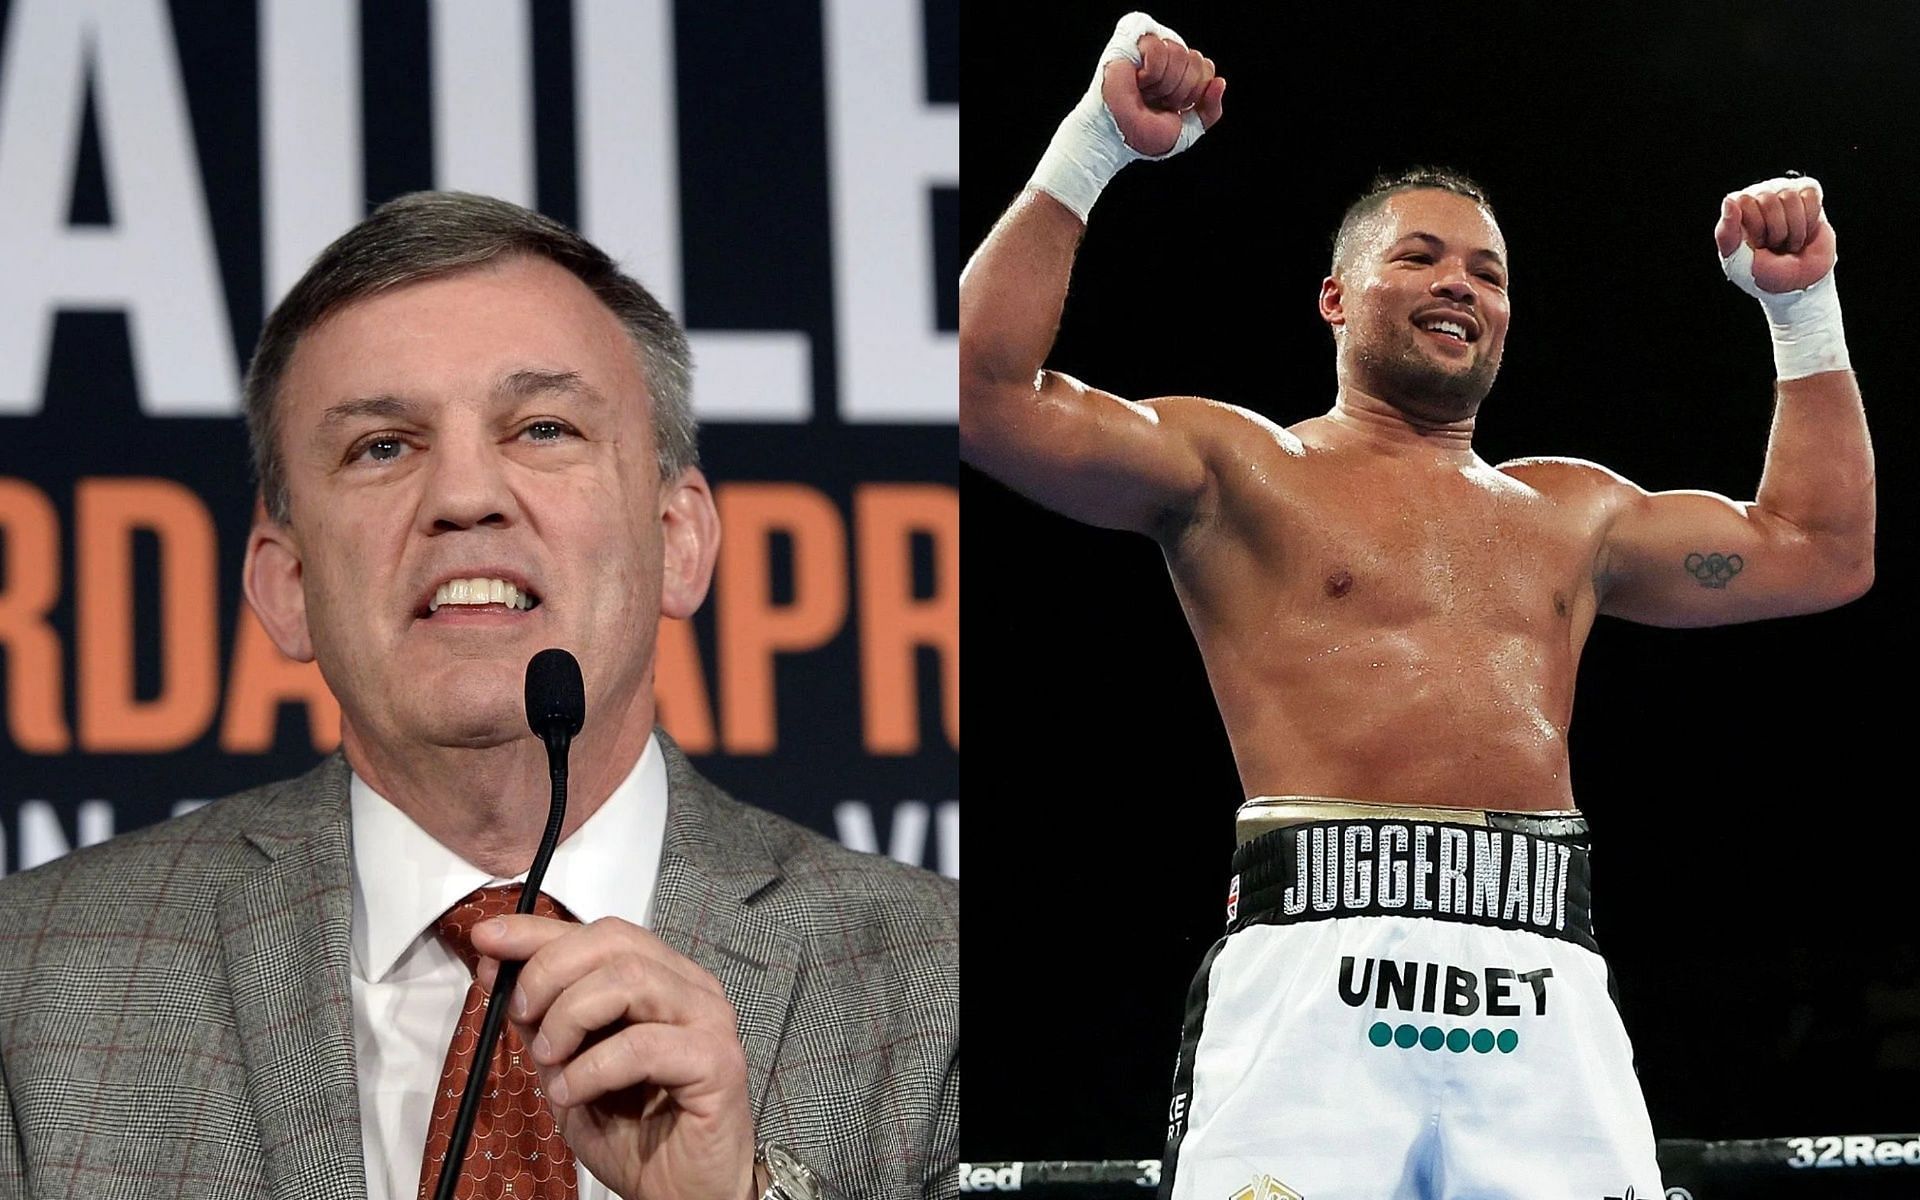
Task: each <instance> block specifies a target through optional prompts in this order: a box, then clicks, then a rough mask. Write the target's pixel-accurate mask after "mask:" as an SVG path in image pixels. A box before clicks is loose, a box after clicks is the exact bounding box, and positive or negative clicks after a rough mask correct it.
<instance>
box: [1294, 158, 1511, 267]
mask: <svg viewBox="0 0 1920 1200" xmlns="http://www.w3.org/2000/svg"><path fill="white" fill-rule="evenodd" d="M1428 189H1432V190H1437V191H1442V192H1452V193H1453V194H1454V195H1456V196H1465V197H1466V198H1467V199H1469V200H1471V201H1473V202H1474V203H1475V204H1478V205H1479V206H1480V207H1481V208H1484V209H1486V210H1487V215H1488V216H1489V217H1491V216H1493V205H1492V203H1491V202H1489V201H1488V200H1487V190H1486V189H1485V188H1484V187H1481V186H1480V184H1479V183H1477V182H1476V181H1474V180H1473V179H1472V178H1470V177H1469V176H1467V175H1466V174H1465V173H1464V172H1460V171H1455V170H1452V169H1450V168H1447V167H1409V168H1407V169H1406V170H1404V171H1395V172H1382V173H1381V174H1378V175H1375V176H1374V177H1373V182H1372V183H1370V184H1368V185H1367V190H1366V191H1364V192H1362V193H1360V196H1359V198H1358V199H1356V200H1355V201H1354V202H1353V203H1352V204H1349V205H1347V211H1346V212H1345V213H1344V214H1342V215H1341V217H1340V227H1339V228H1338V229H1336V230H1334V234H1333V268H1332V269H1333V271H1334V272H1335V273H1338V272H1339V270H1340V266H1341V264H1342V263H1343V262H1345V261H1346V257H1347V255H1348V254H1350V253H1351V252H1352V250H1353V243H1354V240H1355V238H1356V237H1357V236H1358V230H1359V229H1360V227H1361V226H1362V225H1364V224H1365V223H1366V221H1367V218H1369V217H1371V216H1373V214H1375V213H1377V212H1379V211H1380V209H1381V206H1383V205H1384V204H1386V202H1387V201H1388V200H1389V199H1391V198H1392V197H1394V196H1398V195H1399V194H1400V193H1401V192H1417V191H1424V190H1428Z"/></svg>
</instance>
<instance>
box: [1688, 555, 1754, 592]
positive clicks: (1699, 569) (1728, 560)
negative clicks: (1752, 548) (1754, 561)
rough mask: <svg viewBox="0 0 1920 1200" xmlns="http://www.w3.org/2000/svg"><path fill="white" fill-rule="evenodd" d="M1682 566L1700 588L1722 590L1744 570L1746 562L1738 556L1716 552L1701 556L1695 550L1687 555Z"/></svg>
mask: <svg viewBox="0 0 1920 1200" xmlns="http://www.w3.org/2000/svg"><path fill="white" fill-rule="evenodd" d="M1682 565H1683V566H1684V567H1685V568H1686V572H1687V574H1689V575H1691V576H1693V577H1694V579H1695V580H1697V581H1698V582H1699V584H1700V586H1701V587H1707V588H1724V587H1726V586H1727V585H1728V584H1729V583H1731V582H1733V577H1734V576H1736V575H1738V574H1739V573H1740V572H1741V571H1742V570H1744V569H1745V568H1746V565H1747V562H1746V560H1745V559H1744V558H1742V557H1741V556H1740V555H1738V554H1721V553H1719V552H1718V551H1715V552H1713V553H1711V554H1703V553H1701V552H1700V551H1698V550H1696V551H1694V552H1693V553H1692V554H1689V555H1687V557H1686V561H1685V562H1684V563H1683V564H1682Z"/></svg>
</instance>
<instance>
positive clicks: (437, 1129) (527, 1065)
mask: <svg viewBox="0 0 1920 1200" xmlns="http://www.w3.org/2000/svg"><path fill="white" fill-rule="evenodd" d="M519 903H520V885H519V884H517V883H515V884H509V885H507V886H506V887H491V888H481V889H480V890H478V891H476V892H472V893H469V894H468V895H467V896H466V897H465V898H463V899H462V900H461V901H460V903H458V904H456V905H454V906H453V907H452V908H450V909H448V910H447V911H446V913H445V914H444V915H442V916H441V918H440V920H439V921H438V922H437V923H436V924H435V926H434V929H435V931H436V932H437V933H439V935H440V940H441V941H443V942H445V943H446V944H447V948H448V949H450V950H452V951H453V952H454V953H455V954H458V955H459V956H460V957H461V959H462V960H463V961H464V962H465V963H466V964H467V970H468V971H472V970H474V969H475V967H476V966H477V965H478V964H479V962H480V956H479V954H478V952H476V951H475V950H474V948H473V927H474V926H475V925H478V924H479V923H480V922H482V921H484V920H486V919H487V918H488V917H497V916H500V915H501V914H502V913H510V912H512V911H513V910H514V908H515V907H516V906H517V905H518V904H519ZM533 911H534V913H535V914H536V915H538V916H542V917H557V918H559V919H560V920H563V921H571V920H573V919H574V916H573V914H572V913H570V912H568V911H567V910H566V909H564V908H561V907H560V906H559V905H558V904H556V903H554V901H553V900H551V899H549V898H548V896H547V894H546V893H545V892H542V893H541V894H540V895H539V896H538V897H537V898H536V899H535V900H534V904H533ZM501 1002H502V1003H505V997H502V999H501ZM486 1015H487V993H486V992H484V991H482V990H481V988H480V983H479V981H478V980H475V981H474V983H473V986H472V987H469V988H468V989H467V1003H466V1007H465V1008H463V1009H461V1010H460V1023H459V1024H458V1025H456V1026H454V1029H453V1042H452V1044H451V1045H449V1046H448V1047H447V1065H446V1069H445V1070H444V1071H442V1072H441V1075H440V1090H439V1092H438V1093H437V1094H435V1096H434V1098H433V1120H432V1121H431V1122H429V1123H428V1125H427V1154H426V1158H424V1159H423V1160H422V1161H421V1163H420V1200H430V1198H431V1197H432V1196H433V1192H434V1188H435V1187H437V1186H438V1185H439V1182H440V1164H441V1162H443V1161H444V1160H445V1159H446V1157H447V1146H448V1143H449V1142H450V1141H451V1140H452V1138H453V1121H454V1117H455V1116H456V1115H457V1114H458V1113H459V1111H460V1097H461V1095H462V1093H464V1092H465V1091H466V1087H467V1075H468V1073H469V1072H470V1071H471V1070H472V1068H473V1052H474V1049H475V1048H476V1047H477V1046H478V1044H479V1041H480V1025H481V1022H482V1021H484V1020H485V1019H486ZM526 1053H527V1052H526V1048H525V1047H523V1046H522V1045H521V1044H520V1035H519V1034H517V1033H515V1032H514V1031H513V1023H512V1022H511V1021H509V1022H508V1023H507V1024H506V1025H505V1026H503V1027H502V1028H501V1030H500V1040H499V1041H497V1042H495V1043H494V1047H493V1064H492V1072H491V1076H490V1077H491V1079H492V1081H493V1086H492V1087H490V1088H489V1089H488V1090H487V1092H486V1094H485V1095H483V1096H482V1097H481V1098H480V1111H479V1112H478V1113H476V1114H474V1121H473V1139H472V1141H470V1142H469V1143H468V1144H467V1157H466V1159H465V1165H464V1167H463V1169H462V1170H461V1173H460V1183H459V1184H458V1186H456V1187H455V1188H454V1189H453V1194H454V1196H455V1198H456V1200H506V1198H512V1200H563V1198H564V1200H576V1197H577V1196H578V1186H577V1183H576V1180H575V1176H574V1169H573V1151H572V1150H569V1149H568V1148H567V1144H566V1143H565V1142H564V1141H562V1140H560V1131H559V1130H558V1129H557V1128H555V1126H554V1122H553V1110H552V1109H550V1108H548V1107H547V1098H546V1096H545V1095H544V1094H543V1093H542V1092H541V1091H540V1077H539V1076H538V1075H537V1074H535V1073H534V1069H533V1062H532V1060H531V1059H529V1058H527V1057H526Z"/></svg>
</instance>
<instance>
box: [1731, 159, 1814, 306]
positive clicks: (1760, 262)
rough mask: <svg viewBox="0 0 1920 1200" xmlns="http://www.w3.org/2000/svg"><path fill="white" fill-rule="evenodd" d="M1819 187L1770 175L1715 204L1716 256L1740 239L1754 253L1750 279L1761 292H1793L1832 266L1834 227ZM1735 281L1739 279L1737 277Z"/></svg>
mask: <svg viewBox="0 0 1920 1200" xmlns="http://www.w3.org/2000/svg"><path fill="white" fill-rule="evenodd" d="M1820 203H1821V196H1820V185H1819V183H1818V182H1816V181H1814V180H1812V179H1800V178H1795V179H1769V180H1767V181H1766V182H1765V183H1756V184H1754V185H1753V186H1752V187H1750V188H1743V189H1741V190H1740V191H1737V192H1734V193H1732V194H1731V195H1729V196H1727V198H1726V199H1724V200H1722V201H1721V202H1720V223H1719V224H1718V225H1716V226H1715V227H1714V230H1713V240H1714V242H1715V244H1716V245H1717V246H1718V247H1719V250H1720V257H1721V258H1722V259H1723V260H1725V259H1729V258H1732V257H1733V254H1734V252H1735V251H1736V250H1738V249H1739V248H1740V244H1741V243H1742V242H1745V243H1746V244H1747V246H1749V247H1751V249H1752V251H1753V268H1752V269H1753V282H1754V284H1755V286H1757V287H1758V288H1759V289H1760V290H1761V291H1763V292H1774V293H1779V292H1795V291H1799V290H1800V289H1801V288H1804V287H1808V286H1810V285H1812V284H1814V283H1816V282H1818V281H1819V280H1820V279H1822V278H1823V277H1825V275H1826V274H1827V272H1829V271H1831V270H1833V261H1834V240H1833V226H1832V225H1829V224H1828V223H1827V221H1826V218H1825V217H1823V216H1822V215H1821V213H1820ZM1735 282H1738V280H1736V281H1735Z"/></svg>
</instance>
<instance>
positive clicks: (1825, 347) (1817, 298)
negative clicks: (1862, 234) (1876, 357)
mask: <svg viewBox="0 0 1920 1200" xmlns="http://www.w3.org/2000/svg"><path fill="white" fill-rule="evenodd" d="M1767 183H1779V184H1792V185H1796V186H1803V187H1804V186H1806V185H1808V184H1811V185H1812V186H1813V187H1814V188H1815V189H1818V188H1819V186H1820V183H1819V181H1818V180H1815V179H1769V180H1767ZM1756 186H1762V187H1764V186H1766V185H1765V184H1760V185H1756ZM1821 219H1822V220H1826V217H1825V214H1822V216H1821ZM1829 224H1831V222H1829ZM1720 269H1721V270H1722V271H1725V272H1726V274H1727V278H1728V279H1730V280H1732V281H1733V284H1734V286H1735V287H1737V288H1739V289H1740V290H1741V291H1743V292H1745V293H1747V295H1749V296H1752V297H1753V298H1754V299H1756V300H1758V301H1760V307H1761V308H1763V309H1765V310H1766V312H1767V325H1768V326H1769V327H1770V328H1771V329H1772V331H1773V370H1774V374H1775V376H1776V377H1778V378H1779V379H1782V380H1786V379H1804V378H1806V377H1807V376H1808V375H1818V374H1820V373H1821V372H1822V371H1847V370H1851V369H1852V367H1853V363H1852V361H1851V360H1849V359H1848V357H1847V333H1846V329H1845V328H1844V327H1843V326H1842V324H1841V322H1840V294H1839V293H1838V292H1837V291H1835V290H1834V284H1833V272H1832V271H1829V272H1827V273H1826V274H1825V275H1822V276H1821V277H1820V278H1819V279H1816V280H1814V281H1813V283H1811V284H1809V285H1808V286H1806V287H1803V288H1801V289H1800V290H1798V291H1794V292H1769V291H1766V290H1764V289H1762V288H1761V287H1760V285H1759V284H1757V283H1755V282H1754V281H1753V247H1751V246H1749V245H1747V242H1746V238H1745V237H1742V238H1741V239H1740V245H1739V246H1738V247H1736V248H1735V249H1734V252H1733V253H1732V254H1729V255H1727V256H1726V257H1724V258H1722V259H1721V260H1720Z"/></svg>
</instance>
